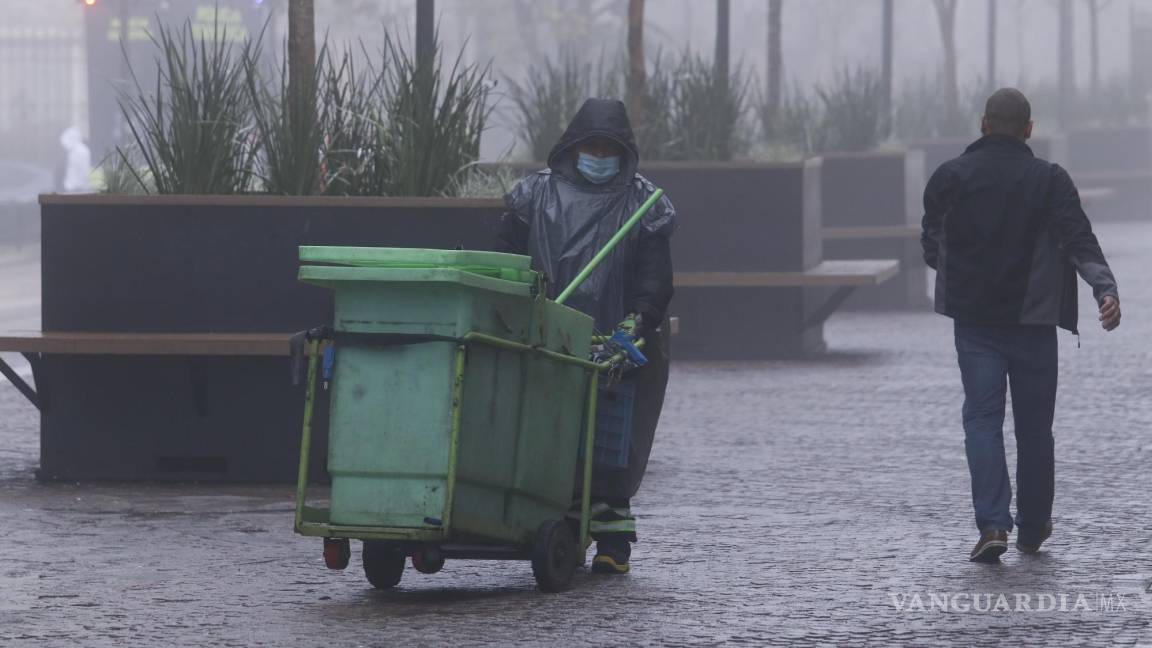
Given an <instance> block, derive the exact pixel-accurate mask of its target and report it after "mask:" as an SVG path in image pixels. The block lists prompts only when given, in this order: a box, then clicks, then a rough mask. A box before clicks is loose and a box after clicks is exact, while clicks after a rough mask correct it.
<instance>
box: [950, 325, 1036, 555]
mask: <svg viewBox="0 0 1152 648" xmlns="http://www.w3.org/2000/svg"><path fill="white" fill-rule="evenodd" d="M956 355H957V357H958V358H959V361H960V376H961V378H962V379H963V381H964V449H965V452H966V453H967V455H968V471H969V472H970V473H971V475H972V506H973V508H974V509H975V511H976V526H977V527H978V528H979V529H980V531H988V530H991V529H998V530H1004V531H1011V530H1012V522H1013V520H1012V514H1011V512H1010V511H1009V508H1008V507H1009V504H1010V503H1011V501H1012V484H1011V483H1010V482H1009V481H1008V466H1007V462H1006V461H1005V459H1004V409H1005V407H1004V402H1005V396H1006V392H1007V389H1008V387H1009V386H1010V388H1011V390H1012V413H1013V417H1014V419H1015V422H1016V453H1017V457H1016V488H1017V491H1018V493H1017V500H1016V520H1015V522H1016V525H1017V526H1018V527H1020V532H1022V533H1038V532H1039V531H1040V530H1041V529H1042V528H1043V527H1044V525H1045V524H1046V523H1047V522H1048V521H1049V520H1050V519H1051V516H1052V498H1053V496H1054V494H1055V453H1054V446H1053V440H1052V418H1053V414H1054V412H1055V409H1056V376H1057V346H1056V328H1055V327H1052V326H978V325H972V324H961V323H959V322H957V323H956Z"/></svg>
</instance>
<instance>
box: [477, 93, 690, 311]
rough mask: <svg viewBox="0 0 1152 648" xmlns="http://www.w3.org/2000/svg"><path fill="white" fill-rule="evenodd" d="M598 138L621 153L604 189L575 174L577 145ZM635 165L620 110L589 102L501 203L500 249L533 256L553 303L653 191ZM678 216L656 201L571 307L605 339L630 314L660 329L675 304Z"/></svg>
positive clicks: (619, 106) (627, 126)
mask: <svg viewBox="0 0 1152 648" xmlns="http://www.w3.org/2000/svg"><path fill="white" fill-rule="evenodd" d="M597 136H600V137H607V138H611V139H613V140H615V141H616V142H617V143H618V144H619V145H620V146H621V148H622V149H623V150H624V152H625V153H624V159H623V160H622V161H621V170H620V174H619V175H617V176H616V178H615V179H614V180H612V181H610V182H608V183H606V184H603V185H596V184H593V183H590V182H588V181H587V180H585V179H584V177H583V176H582V175H580V173H579V172H578V171H577V170H576V157H577V151H576V148H577V144H579V143H580V142H582V141H584V140H586V139H589V138H591V137H597ZM639 164H640V153H639V151H638V150H637V148H636V140H635V137H634V136H633V134H632V127H631V125H630V124H629V123H628V115H627V113H626V111H625V109H624V104H623V103H621V102H620V101H615V100H608V99H589V100H588V101H586V102H585V103H584V105H583V106H582V107H581V108H580V110H579V112H577V113H576V116H575V117H574V118H573V119H572V123H571V124H569V126H568V129H567V130H566V131H565V132H564V135H563V136H562V137H561V138H560V141H559V142H558V143H557V144H556V146H555V148H553V149H552V152H551V153H550V154H549V156H548V168H547V169H544V170H541V171H538V172H537V173H534V174H532V175H530V176H528V177H526V178H524V179H522V180H521V181H520V182H518V183H517V184H516V186H515V187H514V188H513V189H512V191H510V192H509V193H508V195H506V196H505V197H504V201H505V203H506V204H507V206H508V212H507V213H506V214H505V215H504V218H503V220H502V221H501V226H500V232H499V239H500V241H499V245H498V249H500V250H501V251H504V252H513V253H517V254H527V255H530V256H531V257H532V264H533V268H535V269H536V270H539V271H541V272H543V273H545V274H546V275H547V276H548V278H549V281H550V284H549V296H550V297H553V298H555V297H556V296H557V295H558V294H559V293H560V291H561V290H563V289H564V288H565V287H567V285H568V283H569V282H570V281H572V280H573V279H575V278H576V275H577V274H578V273H579V272H580V271H581V270H582V269H583V268H584V266H585V265H587V263H588V262H589V261H591V260H592V257H593V256H594V255H595V254H596V253H597V252H598V251H600V249H601V248H602V247H603V246H604V245H605V244H606V243H607V242H608V240H609V239H610V238H611V237H612V235H613V234H615V233H616V232H617V231H618V230H619V229H620V227H621V226H623V224H624V222H625V221H626V220H627V219H628V217H629V216H631V215H632V214H633V213H634V212H635V211H636V210H637V209H638V208H639V207H640V205H641V204H643V203H644V201H645V200H647V199H648V197H649V196H651V195H652V193H653V192H654V191H655V190H656V188H655V187H654V186H653V185H652V183H650V182H649V181H648V180H646V179H645V178H644V177H643V176H641V175H640V174H638V173H636V168H637V167H638V166H639ZM675 217H676V210H675V209H674V208H673V207H672V203H671V202H670V201H669V200H668V198H667V197H664V198H661V199H660V200H659V201H658V202H657V203H656V204H655V205H654V206H653V207H652V209H650V210H649V211H648V214H647V215H646V216H645V217H644V218H643V219H642V220H641V222H640V225H639V226H638V227H637V228H636V229H635V230H634V231H633V233H632V235H631V236H629V237H628V238H627V239H626V240H625V241H623V242H622V243H621V244H620V246H619V247H618V248H617V249H616V252H614V253H613V255H612V256H611V257H610V258H608V259H606V260H605V262H604V263H603V264H601V266H600V267H599V268H598V269H597V270H596V271H595V272H594V273H593V274H592V275H591V276H590V277H589V279H588V281H587V282H585V283H584V284H583V285H582V286H581V287H580V289H579V290H577V291H576V292H575V293H574V294H573V296H572V297H571V298H570V299H569V301H568V305H570V306H572V307H573V308H576V309H578V310H581V311H583V312H585V313H588V314H589V315H591V316H593V317H595V318H596V326H597V328H598V329H599V330H601V331H603V332H609V331H611V330H612V329H613V328H615V326H616V324H618V323H619V322H620V321H621V320H622V319H624V317H625V316H626V315H628V314H629V313H633V312H636V313H640V314H642V315H643V319H644V322H645V326H646V327H653V328H654V327H657V326H659V324H660V322H662V321H663V320H664V315H665V312H666V311H667V308H668V303H669V301H670V300H671V299H672V253H671V243H670V239H671V237H672V233H673V230H674V229H675Z"/></svg>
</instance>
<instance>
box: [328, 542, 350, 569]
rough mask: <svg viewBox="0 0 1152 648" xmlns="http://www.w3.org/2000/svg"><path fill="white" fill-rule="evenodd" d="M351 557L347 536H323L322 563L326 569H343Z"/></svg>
mask: <svg viewBox="0 0 1152 648" xmlns="http://www.w3.org/2000/svg"><path fill="white" fill-rule="evenodd" d="M351 559H352V545H351V543H350V542H348V538H324V564H325V565H327V566H328V569H344V568H345V567H347V566H348V561H350V560H351Z"/></svg>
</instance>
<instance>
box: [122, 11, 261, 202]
mask: <svg viewBox="0 0 1152 648" xmlns="http://www.w3.org/2000/svg"><path fill="white" fill-rule="evenodd" d="M153 42H154V43H155V44H156V46H157V48H158V49H159V50H160V54H159V57H158V58H157V65H158V66H159V75H158V77H157V81H156V89H155V92H151V93H150V92H146V91H145V90H144V88H143V87H141V85H140V80H139V77H138V76H137V74H136V71H135V70H133V69H131V65H129V69H130V72H131V76H132V79H133V82H134V86H135V93H134V94H127V93H125V94H124V95H122V98H121V102H120V107H121V111H122V112H123V114H124V117H125V120H126V121H127V123H128V128H129V130H130V131H131V134H132V138H133V140H134V144H135V146H136V148H137V150H138V151H139V155H140V157H141V159H142V160H143V162H144V165H145V166H146V168H147V169H148V172H149V174H150V175H151V182H152V183H154V186H155V188H156V191H158V192H159V193H168V194H232V193H238V192H242V191H246V190H247V189H248V188H249V187H250V186H251V181H252V163H253V158H254V156H255V153H256V144H255V142H254V141H253V137H252V130H251V125H250V124H251V123H250V115H251V112H252V110H251V109H252V101H251V98H250V97H249V95H248V93H247V92H246V91H245V87H244V78H245V77H244V69H245V67H244V60H245V58H246V56H247V51H248V48H250V47H251V45H244V46H242V47H240V46H236V45H234V44H233V43H232V42H231V41H230V40H229V38H228V34H227V29H226V28H223V27H220V26H219V24H216V25H214V27H213V31H212V33H211V35H209V34H207V33H204V34H202V35H201V36H200V37H196V36H195V35H194V34H193V31H192V22H191V21H185V23H184V25H183V26H182V27H181V28H179V29H177V30H175V31H173V30H170V29H168V28H166V27H164V26H163V25H161V26H160V28H159V31H158V36H156V37H154V38H153ZM125 58H126V59H127V55H126V54H125ZM118 153H119V155H120V156H121V157H122V158H123V162H124V164H125V165H126V168H127V169H129V170H131V171H132V173H134V174H136V171H135V166H134V165H133V164H132V162H131V161H130V160H129V159H128V155H127V153H126V152H125V150H124V149H123V148H122V147H121V148H118ZM137 181H138V183H139V185H140V186H142V187H143V186H147V184H148V183H146V182H145V180H144V178H143V177H142V176H140V175H139V174H137Z"/></svg>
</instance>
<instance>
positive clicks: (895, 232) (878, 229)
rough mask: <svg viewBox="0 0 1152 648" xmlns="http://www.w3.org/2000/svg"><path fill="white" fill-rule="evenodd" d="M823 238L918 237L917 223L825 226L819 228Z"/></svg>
mask: <svg viewBox="0 0 1152 648" xmlns="http://www.w3.org/2000/svg"><path fill="white" fill-rule="evenodd" d="M821 236H823V237H824V239H825V240H833V241H845V240H861V239H918V238H920V226H919V225H869V226H862V227H825V228H824V229H823V230H821Z"/></svg>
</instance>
